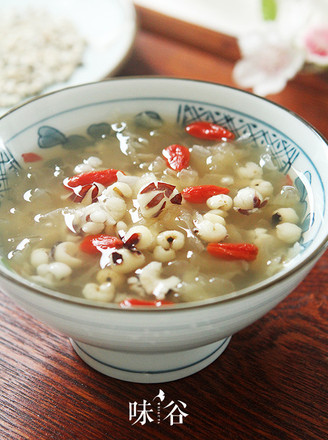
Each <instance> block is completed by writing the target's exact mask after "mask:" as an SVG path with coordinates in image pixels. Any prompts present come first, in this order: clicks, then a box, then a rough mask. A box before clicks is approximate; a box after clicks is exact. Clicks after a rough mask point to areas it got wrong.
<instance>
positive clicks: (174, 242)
mask: <svg viewBox="0 0 328 440" xmlns="http://www.w3.org/2000/svg"><path fill="white" fill-rule="evenodd" d="M157 244H158V245H159V246H161V247H163V248H164V249H173V250H175V251H178V250H180V249H182V248H183V247H184V244H185V236H184V234H183V233H182V232H180V231H176V230H170V231H163V232H161V233H160V234H158V236H157Z"/></svg>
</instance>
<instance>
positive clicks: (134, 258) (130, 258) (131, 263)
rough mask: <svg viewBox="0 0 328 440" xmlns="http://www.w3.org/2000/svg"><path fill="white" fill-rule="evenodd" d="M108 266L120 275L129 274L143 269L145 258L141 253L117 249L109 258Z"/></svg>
mask: <svg viewBox="0 0 328 440" xmlns="http://www.w3.org/2000/svg"><path fill="white" fill-rule="evenodd" d="M106 257H107V258H108V262H107V265H108V266H109V267H110V268H112V269H113V270H114V271H115V272H118V273H129V272H133V271H134V270H136V269H139V268H140V267H142V266H143V265H144V263H145V256H144V255H143V254H142V253H141V252H140V251H130V250H129V249H124V248H123V249H117V250H115V251H114V252H111V253H110V254H109V255H108V256H106Z"/></svg>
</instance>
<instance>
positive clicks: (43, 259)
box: [30, 248, 50, 267]
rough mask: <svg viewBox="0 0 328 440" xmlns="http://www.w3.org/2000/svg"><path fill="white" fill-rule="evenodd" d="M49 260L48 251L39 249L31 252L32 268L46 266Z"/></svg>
mask: <svg viewBox="0 0 328 440" xmlns="http://www.w3.org/2000/svg"><path fill="white" fill-rule="evenodd" d="M49 260H50V249H46V248H39V249H34V250H33V251H32V252H31V257H30V261H31V264H32V266H34V267H38V266H40V265H41V264H48V263H49Z"/></svg>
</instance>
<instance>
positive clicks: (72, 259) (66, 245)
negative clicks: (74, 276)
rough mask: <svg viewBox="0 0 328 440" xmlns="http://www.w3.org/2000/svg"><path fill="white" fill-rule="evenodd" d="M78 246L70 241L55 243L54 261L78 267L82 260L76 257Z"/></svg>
mask: <svg viewBox="0 0 328 440" xmlns="http://www.w3.org/2000/svg"><path fill="white" fill-rule="evenodd" d="M78 251H79V246H78V245H77V244H76V243H73V242H72V241H64V242H62V243H59V244H57V246H56V247H55V251H54V259H55V261H59V262H61V263H65V264H67V265H68V266H69V267H71V268H76V267H80V266H81V264H82V260H81V259H80V258H77V254H78Z"/></svg>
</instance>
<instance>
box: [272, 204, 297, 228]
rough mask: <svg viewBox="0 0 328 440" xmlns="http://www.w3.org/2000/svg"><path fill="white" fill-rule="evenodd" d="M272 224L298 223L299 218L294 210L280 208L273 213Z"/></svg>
mask: <svg viewBox="0 0 328 440" xmlns="http://www.w3.org/2000/svg"><path fill="white" fill-rule="evenodd" d="M272 222H273V223H274V224H275V225H277V224H279V223H285V222H287V223H295V224H296V223H298V222H299V217H298V215H297V214H296V211H295V209H293V208H279V209H276V210H275V211H273V213H272Z"/></svg>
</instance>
